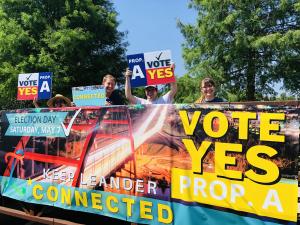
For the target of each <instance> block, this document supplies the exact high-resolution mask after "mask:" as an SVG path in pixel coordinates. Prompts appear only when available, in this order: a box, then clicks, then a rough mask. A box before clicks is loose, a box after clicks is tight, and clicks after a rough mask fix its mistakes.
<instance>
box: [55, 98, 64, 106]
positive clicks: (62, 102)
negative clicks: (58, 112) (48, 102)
mask: <svg viewBox="0 0 300 225" xmlns="http://www.w3.org/2000/svg"><path fill="white" fill-rule="evenodd" d="M57 104H66V102H65V101H64V100H62V99H58V100H56V101H55V102H54V105H57Z"/></svg>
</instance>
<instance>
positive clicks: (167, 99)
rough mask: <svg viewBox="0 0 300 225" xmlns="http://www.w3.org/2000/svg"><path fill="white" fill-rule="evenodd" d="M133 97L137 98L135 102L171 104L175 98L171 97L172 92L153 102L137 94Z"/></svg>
mask: <svg viewBox="0 0 300 225" xmlns="http://www.w3.org/2000/svg"><path fill="white" fill-rule="evenodd" d="M133 97H134V99H135V104H171V103H172V102H173V98H171V96H170V92H168V93H166V94H165V95H163V96H161V97H159V98H157V99H155V100H154V101H153V102H151V101H149V100H147V99H143V98H138V97H136V96H133Z"/></svg>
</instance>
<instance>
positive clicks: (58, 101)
mask: <svg viewBox="0 0 300 225" xmlns="http://www.w3.org/2000/svg"><path fill="white" fill-rule="evenodd" d="M66 105H67V104H66V102H65V100H63V99H62V98H58V99H56V100H55V101H54V102H53V106H54V107H55V108H60V107H66Z"/></svg>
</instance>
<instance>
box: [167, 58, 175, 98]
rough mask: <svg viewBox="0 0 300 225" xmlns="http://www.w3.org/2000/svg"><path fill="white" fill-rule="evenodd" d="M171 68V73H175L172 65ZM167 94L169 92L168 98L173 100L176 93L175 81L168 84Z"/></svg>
mask: <svg viewBox="0 0 300 225" xmlns="http://www.w3.org/2000/svg"><path fill="white" fill-rule="evenodd" d="M171 68H172V70H173V72H174V73H175V64H174V63H172V64H171ZM174 76H175V75H174ZM169 92H170V94H169V96H170V98H172V99H173V98H174V97H175V95H176V92H177V83H176V81H175V82H174V83H171V84H170V91H169Z"/></svg>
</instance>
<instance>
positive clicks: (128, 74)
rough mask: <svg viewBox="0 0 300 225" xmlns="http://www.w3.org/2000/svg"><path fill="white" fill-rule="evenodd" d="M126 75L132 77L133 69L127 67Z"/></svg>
mask: <svg viewBox="0 0 300 225" xmlns="http://www.w3.org/2000/svg"><path fill="white" fill-rule="evenodd" d="M124 75H125V77H131V76H132V71H131V70H130V69H129V68H126V72H125V74H124Z"/></svg>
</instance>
